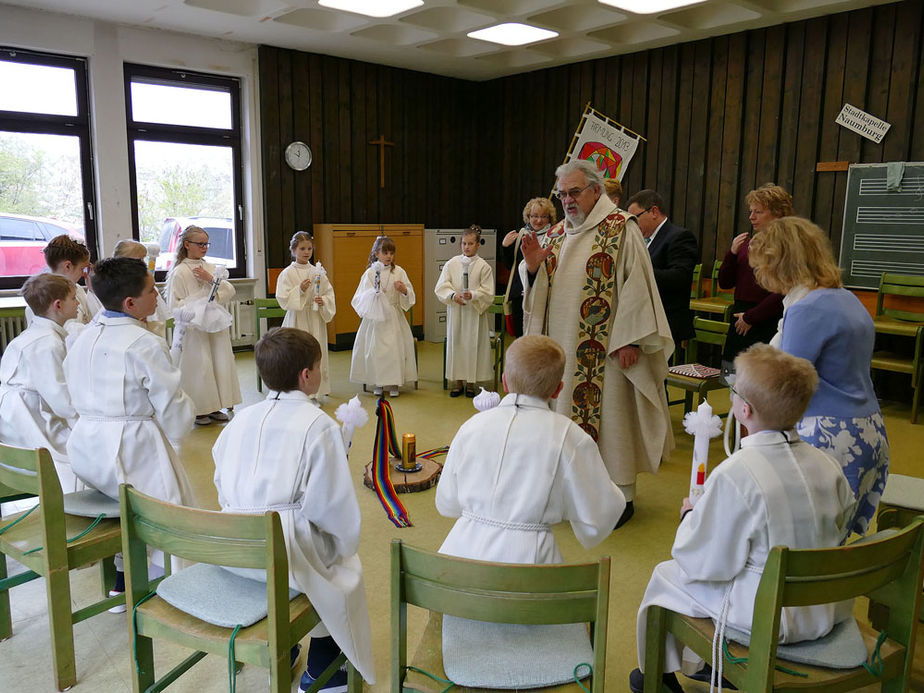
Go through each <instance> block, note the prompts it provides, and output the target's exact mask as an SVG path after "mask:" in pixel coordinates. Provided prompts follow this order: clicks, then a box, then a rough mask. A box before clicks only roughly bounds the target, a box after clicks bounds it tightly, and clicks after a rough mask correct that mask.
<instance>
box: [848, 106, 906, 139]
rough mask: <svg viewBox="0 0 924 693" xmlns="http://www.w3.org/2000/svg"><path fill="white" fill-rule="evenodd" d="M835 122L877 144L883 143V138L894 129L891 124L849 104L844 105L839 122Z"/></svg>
mask: <svg viewBox="0 0 924 693" xmlns="http://www.w3.org/2000/svg"><path fill="white" fill-rule="evenodd" d="M834 122H835V123H837V124H838V125H842V126H843V127H845V128H847V129H848V130H853V131H854V132H855V133H857V134H858V135H861V136H863V137H865V138H866V139H868V140H872V141H873V142H875V143H876V144H879V143H880V142H882V138H883V137H885V134H886V133H887V132H888V131H889V128H890V127H892V124H891V123H887V122H885V121H884V120H879V118H877V117H876V116H871V115H870V114H869V113H867V112H865V111H861V110H860V109H859V108H857V107H856V106H851V105H850V104H849V103H845V104H844V107H843V108H842V109H841V112H840V114H839V115H838V116H837V120H836V121H834Z"/></svg>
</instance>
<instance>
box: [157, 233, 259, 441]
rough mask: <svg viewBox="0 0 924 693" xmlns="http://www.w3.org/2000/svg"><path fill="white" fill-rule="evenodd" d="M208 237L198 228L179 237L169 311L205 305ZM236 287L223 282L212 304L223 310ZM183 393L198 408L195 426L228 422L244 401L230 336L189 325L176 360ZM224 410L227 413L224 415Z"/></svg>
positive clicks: (210, 274) (210, 273) (210, 270)
mask: <svg viewBox="0 0 924 693" xmlns="http://www.w3.org/2000/svg"><path fill="white" fill-rule="evenodd" d="M208 248H209V234H208V233H207V232H206V230H205V229H203V228H200V227H198V226H187V227H186V230H185V231H183V235H182V236H180V249H179V250H178V251H177V254H176V259H177V264H176V265H174V266H173V269H171V270H170V274H169V275H167V286H166V294H167V305H168V306H169V307H170V309H171V310H176V309H177V308H179V307H180V306H182V305H184V304H186V303H187V302H191V301H196V300H202V301H204V300H207V299H208V297H209V294H210V293H211V291H212V281H213V279H214V275H215V269H216V268H215V265H213V264H211V263H210V262H206V261H205V260H204V259H203V258H204V257H205V255H206V253H207V252H208ZM234 293H235V291H234V286H232V285H231V282H229V281H227V280H221V282H220V283H219V285H218V291H217V293H216V295H215V300H216V301H218V303H219V304H221V305H226V304H227V303H228V301H230V300H231V299H232V298H233V297H234ZM180 371H181V372H182V373H183V388H184V389H185V390H186V392H187V394H188V395H189V396H190V397H191V398H192V400H193V402H194V403H195V406H196V423H197V424H198V425H200V426H204V425H207V424H210V423H212V422H213V421H227V420H228V419H229V418H231V417H230V415H229V413H230V411H231V410H232V409H233V407H234V405H235V404H238V403H239V402H241V401H242V398H241V384H240V382H239V381H238V379H237V367H236V366H235V363H234V352H233V351H232V350H231V333H230V332H229V331H228V330H227V329H225V330H221V331H219V332H206V331H204V330H201V329H199V328H197V327H196V326H195V325H192V324H190V325H189V326H188V327H187V328H186V335H185V337H184V338H183V350H182V352H181V354H180ZM222 409H227V410H228V413H226V412H224V411H222Z"/></svg>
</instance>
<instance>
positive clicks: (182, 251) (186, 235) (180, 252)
mask: <svg viewBox="0 0 924 693" xmlns="http://www.w3.org/2000/svg"><path fill="white" fill-rule="evenodd" d="M194 233H201V234H203V235H205V237H206V238H208V237H209V232H208V231H206V230H205V229H203V228H202V227H201V226H195V225H194V224H190V225H189V226H187V227H186V228H185V229H183V233H182V234H181V235H180V247H179V248H178V249H177V251H176V264H178V265H179V264H180V263H181V262H183V260H185V259H186V258H187V257H188V254H187V252H186V241H189V240H192V239H191V238H190V237H191V236H192V235H193V234H194Z"/></svg>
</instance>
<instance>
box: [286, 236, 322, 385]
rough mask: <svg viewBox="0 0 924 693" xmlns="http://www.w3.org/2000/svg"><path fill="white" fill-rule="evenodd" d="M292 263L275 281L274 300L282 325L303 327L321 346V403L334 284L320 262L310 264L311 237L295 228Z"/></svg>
mask: <svg viewBox="0 0 924 693" xmlns="http://www.w3.org/2000/svg"><path fill="white" fill-rule="evenodd" d="M289 250H291V251H292V258H293V262H292V264H291V265H289V266H288V267H286V268H285V269H284V270H282V273H281V274H280V275H279V279H277V280H276V300H277V301H279V305H280V307H282V308H284V309H285V311H286V317H285V318H284V319H283V321H282V326H283V327H295V328H298V329H300V330H304V331H305V332H307V333H308V334H310V335H311V336H312V337H314V338H315V339H317V340H318V344H320V345H321V385H320V387H319V388H318V391H317V394H316V397H315V398H316V399H319V400H321V401H322V402H323V401H324V400H325V399H326V397H327V395H329V394H330V365H329V359H328V355H327V323H329V322H330V321H331V320H333V318H334V314H336V312H337V304H336V302H335V300H334V287H333V286H331V283H330V280H329V279H328V278H327V271H326V270H325V269H324V268H323V267H322V266H321V263H320V262H319V263H317V264H315V265H312V264H311V262H310V260H311V256H312V255H313V254H314V240H313V239H312V237H311V235H310V234H308V233H307V232H305V231H298V232H296V234H295V235H294V236H292V240H291V242H290V243H289Z"/></svg>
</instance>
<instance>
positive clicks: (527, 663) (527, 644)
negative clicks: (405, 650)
mask: <svg viewBox="0 0 924 693" xmlns="http://www.w3.org/2000/svg"><path fill="white" fill-rule="evenodd" d="M593 661H594V651H593V647H591V644H590V637H589V635H588V631H587V626H586V625H584V624H583V623H566V624H552V625H530V626H524V625H517V624H511V623H487V622H485V621H473V620H470V619H467V618H458V617H455V616H446V615H444V616H443V668H444V670H445V672H446V676H447V677H448V678H449V680H450V681H452V682H454V683H455V684H457V685H459V686H472V687H478V688H500V689H511V688H539V687H542V686H554V685H558V684H562V683H568V682H569V681H573V680H574V668H575V667H576V666H577V665H578V664H581V663H584V662H586V663H587V664H593ZM589 675H590V669H589V668H588V667H581V670H580V672H579V676H581V677H582V678H585V677H586V676H589Z"/></svg>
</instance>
